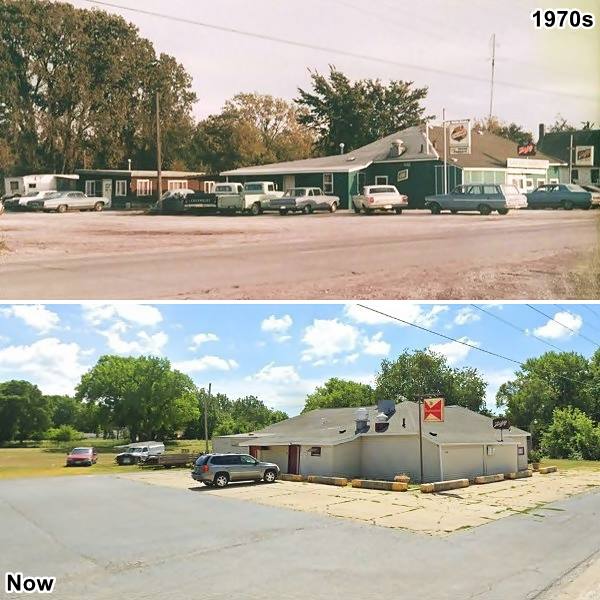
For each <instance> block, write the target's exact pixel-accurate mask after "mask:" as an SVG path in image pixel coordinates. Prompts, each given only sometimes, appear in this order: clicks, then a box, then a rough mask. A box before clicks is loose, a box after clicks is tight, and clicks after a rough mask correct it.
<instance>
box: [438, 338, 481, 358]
mask: <svg viewBox="0 0 600 600" xmlns="http://www.w3.org/2000/svg"><path fill="white" fill-rule="evenodd" d="M459 341H460V342H463V344H461V343H459V342H458V341H456V342H444V343H441V344H431V345H430V346H429V348H428V350H429V351H430V352H434V353H435V354H441V355H442V356H445V357H446V359H447V360H448V364H449V365H457V364H459V363H460V362H462V361H463V360H465V359H466V358H467V356H468V355H469V352H471V350H472V348H469V347H468V346H465V345H464V344H470V345H471V346H475V347H479V342H475V341H473V340H470V339H469V338H468V337H461V338H459Z"/></svg>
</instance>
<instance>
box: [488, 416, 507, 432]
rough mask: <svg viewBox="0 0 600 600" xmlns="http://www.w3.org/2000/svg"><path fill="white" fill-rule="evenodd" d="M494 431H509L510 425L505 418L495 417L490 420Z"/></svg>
mask: <svg viewBox="0 0 600 600" xmlns="http://www.w3.org/2000/svg"><path fill="white" fill-rule="evenodd" d="M492 427H493V428H494V429H510V423H509V421H508V419H507V418H506V417H495V418H494V419H492Z"/></svg>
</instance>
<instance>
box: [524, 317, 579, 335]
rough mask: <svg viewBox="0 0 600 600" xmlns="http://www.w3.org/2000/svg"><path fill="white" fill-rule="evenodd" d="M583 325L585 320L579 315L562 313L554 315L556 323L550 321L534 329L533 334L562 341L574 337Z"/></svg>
mask: <svg viewBox="0 0 600 600" xmlns="http://www.w3.org/2000/svg"><path fill="white" fill-rule="evenodd" d="M582 325H583V319H582V318H581V317H580V316H579V315H577V314H575V313H571V312H567V311H561V312H557V313H556V314H555V315H554V321H551V320H548V321H547V322H546V324H545V325H542V326H541V327H537V328H536V329H534V330H533V333H534V334H535V335H537V336H538V337H541V338H545V339H549V340H560V339H566V338H570V337H571V336H574V335H575V334H576V333H578V332H579V330H580V329H581V327H582Z"/></svg>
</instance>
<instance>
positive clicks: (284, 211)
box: [279, 208, 288, 216]
mask: <svg viewBox="0 0 600 600" xmlns="http://www.w3.org/2000/svg"><path fill="white" fill-rule="evenodd" d="M279 214H280V215H282V216H283V215H287V214H288V210H287V208H280V209H279Z"/></svg>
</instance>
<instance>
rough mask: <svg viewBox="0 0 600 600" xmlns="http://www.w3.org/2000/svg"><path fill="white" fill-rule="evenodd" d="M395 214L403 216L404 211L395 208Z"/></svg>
mask: <svg viewBox="0 0 600 600" xmlns="http://www.w3.org/2000/svg"><path fill="white" fill-rule="evenodd" d="M394 212H395V213H396V214H397V215H401V214H402V209H401V208H395V209H394Z"/></svg>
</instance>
